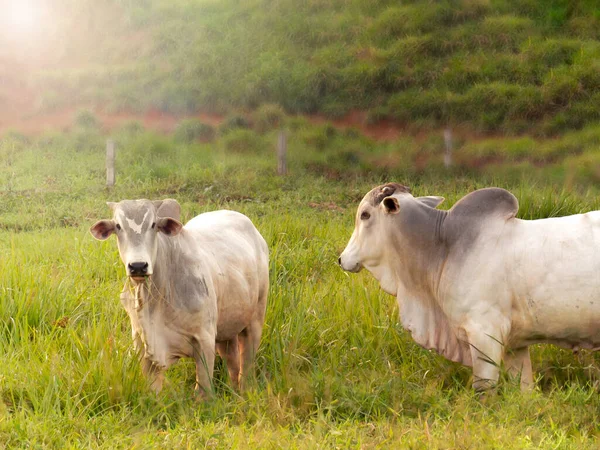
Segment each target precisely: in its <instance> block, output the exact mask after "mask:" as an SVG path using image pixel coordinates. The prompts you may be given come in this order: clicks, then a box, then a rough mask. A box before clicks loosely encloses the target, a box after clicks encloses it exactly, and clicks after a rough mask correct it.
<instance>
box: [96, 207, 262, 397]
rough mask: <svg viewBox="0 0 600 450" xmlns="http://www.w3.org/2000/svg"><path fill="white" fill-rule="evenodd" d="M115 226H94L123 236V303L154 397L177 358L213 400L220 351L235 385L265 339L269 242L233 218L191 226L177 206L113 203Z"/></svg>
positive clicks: (201, 219)
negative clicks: (186, 361) (185, 360)
mask: <svg viewBox="0 0 600 450" xmlns="http://www.w3.org/2000/svg"><path fill="white" fill-rule="evenodd" d="M108 205H109V206H110V207H111V209H112V211H113V218H112V219H110V220H101V221H99V222H97V223H96V224H95V225H93V226H92V227H91V228H90V232H91V233H92V235H93V236H94V237H95V238H96V239H99V240H104V239H107V238H108V237H109V236H110V235H111V234H116V236H117V245H118V248H119V254H120V256H121V260H122V261H123V264H124V265H125V269H126V271H127V276H128V279H127V282H126V284H125V287H124V289H123V292H122V293H121V302H122V303H123V306H124V308H125V310H126V311H127V314H128V315H129V318H130V320H131V327H132V335H133V341H134V346H135V347H136V349H138V351H140V353H141V357H142V369H143V371H144V373H145V374H146V375H148V376H149V377H150V379H151V383H152V384H151V387H152V388H153V389H154V390H155V391H160V390H161V389H162V384H163V380H164V371H165V369H167V368H168V367H169V366H171V365H172V364H173V363H175V362H176V361H177V360H178V359H179V358H182V357H191V358H193V359H194V360H195V362H196V389H197V390H199V392H200V394H202V395H206V394H208V393H210V392H211V384H212V375H213V368H214V361H215V349H216V350H217V351H218V353H219V354H220V356H221V357H222V358H224V359H225V361H226V363H227V369H228V372H229V376H230V378H231V380H232V382H233V384H234V387H236V388H237V387H238V386H239V383H240V382H243V380H244V377H245V376H246V375H248V374H249V372H250V369H251V367H252V365H253V361H254V357H255V355H256V352H257V350H258V347H259V343H260V338H261V334H262V328H263V322H264V317H265V309H266V304H267V294H268V289H269V256H268V248H267V244H266V243H265V240H264V239H263V238H262V236H261V235H260V233H259V232H258V231H257V230H256V228H255V227H254V225H253V224H252V222H251V221H250V219H248V218H247V217H246V216H244V215H243V214H240V213H237V212H234V211H214V212H209V213H205V214H201V215H199V216H197V217H195V218H194V219H192V220H190V221H189V222H188V223H187V224H186V225H185V226H183V225H182V224H181V223H180V222H179V214H180V207H179V204H178V203H177V202H176V201H175V200H171V199H167V200H160V201H154V202H153V201H149V200H124V201H121V202H119V203H108Z"/></svg>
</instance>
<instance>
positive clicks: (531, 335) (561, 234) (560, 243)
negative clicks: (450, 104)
mask: <svg viewBox="0 0 600 450" xmlns="http://www.w3.org/2000/svg"><path fill="white" fill-rule="evenodd" d="M506 248H507V249H508V252H509V253H508V255H507V268H506V270H507V272H508V273H510V276H509V277H508V279H509V280H510V282H511V285H512V291H513V296H514V302H515V308H514V309H515V310H517V311H518V314H516V315H515V317H514V319H513V322H514V323H513V328H514V332H515V333H517V334H519V335H520V338H522V339H527V340H528V341H530V342H553V343H556V344H559V345H563V346H567V347H571V346H574V345H578V346H580V345H579V344H577V343H578V342H581V341H585V342H587V344H585V345H584V346H588V347H589V346H592V347H596V346H598V345H600V212H599V211H594V212H591V213H587V214H578V215H573V216H567V217H561V218H552V219H542V220H533V221H518V224H517V226H516V228H515V232H514V234H513V235H512V236H511V242H510V244H509V245H508V246H507V247H506Z"/></svg>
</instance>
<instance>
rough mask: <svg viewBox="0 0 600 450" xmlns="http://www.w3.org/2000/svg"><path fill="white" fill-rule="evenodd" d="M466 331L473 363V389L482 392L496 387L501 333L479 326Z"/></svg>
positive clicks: (500, 357) (500, 354)
mask: <svg viewBox="0 0 600 450" xmlns="http://www.w3.org/2000/svg"><path fill="white" fill-rule="evenodd" d="M466 331H467V337H468V340H469V346H470V348H471V360H472V362H473V389H475V391H477V392H483V391H486V390H488V389H491V388H493V387H495V386H496V384H497V383H498V378H499V376H500V363H501V361H502V357H503V354H504V345H503V343H502V340H501V339H502V338H501V336H502V333H499V332H497V331H496V330H493V331H492V330H488V329H483V328H482V327H481V326H479V325H475V326H472V327H471V328H470V329H468V330H466Z"/></svg>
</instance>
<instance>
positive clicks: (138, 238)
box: [90, 200, 182, 281]
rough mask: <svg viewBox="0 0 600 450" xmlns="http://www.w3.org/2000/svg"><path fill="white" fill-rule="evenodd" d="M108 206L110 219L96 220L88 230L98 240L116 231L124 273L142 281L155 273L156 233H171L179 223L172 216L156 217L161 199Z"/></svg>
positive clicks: (127, 201) (176, 229)
mask: <svg viewBox="0 0 600 450" xmlns="http://www.w3.org/2000/svg"><path fill="white" fill-rule="evenodd" d="M109 206H110V207H111V208H112V210H113V219H112V220H103V221H100V222H98V223H96V224H95V225H94V226H93V227H92V228H91V229H90V231H91V233H92V235H94V237H96V238H97V239H106V238H108V236H110V235H111V234H113V233H115V234H116V235H117V246H118V248H119V254H120V256H121V260H122V261H123V264H124V265H125V270H126V271H127V275H128V276H129V277H131V278H133V279H134V280H135V281H141V280H143V279H145V278H146V277H147V276H150V275H152V274H153V272H154V267H155V262H156V257H157V252H158V237H157V235H158V232H162V233H164V234H165V235H167V236H174V235H176V234H178V233H179V231H180V230H181V228H182V225H181V223H180V222H179V221H177V220H175V219H173V218H170V217H159V214H158V212H159V209H160V208H159V207H160V202H151V201H149V200H123V201H121V202H119V203H110V204H109Z"/></svg>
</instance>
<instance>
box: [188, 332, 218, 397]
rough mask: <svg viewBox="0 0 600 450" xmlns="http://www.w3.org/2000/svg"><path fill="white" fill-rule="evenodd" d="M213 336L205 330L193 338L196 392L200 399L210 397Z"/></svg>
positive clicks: (213, 351) (213, 364) (212, 369)
mask: <svg viewBox="0 0 600 450" xmlns="http://www.w3.org/2000/svg"><path fill="white" fill-rule="evenodd" d="M215 334H216V333H214V332H212V333H211V332H209V331H208V330H206V331H205V332H203V333H202V334H200V335H199V336H197V337H195V338H194V342H193V346H194V361H196V392H198V394H200V395H201V396H202V397H204V398H207V397H210V396H212V392H213V389H212V377H213V371H214V368H215Z"/></svg>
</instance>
